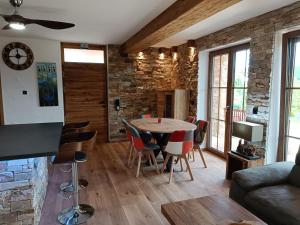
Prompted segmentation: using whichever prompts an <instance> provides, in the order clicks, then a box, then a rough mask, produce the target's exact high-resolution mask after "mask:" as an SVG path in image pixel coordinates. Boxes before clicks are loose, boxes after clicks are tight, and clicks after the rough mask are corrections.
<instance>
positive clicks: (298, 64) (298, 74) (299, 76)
mask: <svg viewBox="0 0 300 225" xmlns="http://www.w3.org/2000/svg"><path fill="white" fill-rule="evenodd" d="M293 87H297V88H299V87H300V42H298V43H297V44H296V59H295V70H294V83H293Z"/></svg>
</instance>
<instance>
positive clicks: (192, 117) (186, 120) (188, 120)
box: [185, 116, 197, 123]
mask: <svg viewBox="0 0 300 225" xmlns="http://www.w3.org/2000/svg"><path fill="white" fill-rule="evenodd" d="M196 120H197V118H196V116H188V117H187V118H186V119H185V122H188V123H195V122H196Z"/></svg>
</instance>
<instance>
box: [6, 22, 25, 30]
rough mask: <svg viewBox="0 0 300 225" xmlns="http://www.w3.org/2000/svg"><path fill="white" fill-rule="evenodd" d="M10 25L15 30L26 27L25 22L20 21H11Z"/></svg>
mask: <svg viewBox="0 0 300 225" xmlns="http://www.w3.org/2000/svg"><path fill="white" fill-rule="evenodd" d="M9 27H10V28H12V29H14V30H24V29H25V28H26V27H25V24H24V23H19V22H12V23H10V24H9Z"/></svg>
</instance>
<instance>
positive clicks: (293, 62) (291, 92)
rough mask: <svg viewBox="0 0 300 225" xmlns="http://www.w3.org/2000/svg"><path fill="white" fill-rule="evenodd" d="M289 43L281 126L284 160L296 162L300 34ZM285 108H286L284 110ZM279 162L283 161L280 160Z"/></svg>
mask: <svg viewBox="0 0 300 225" xmlns="http://www.w3.org/2000/svg"><path fill="white" fill-rule="evenodd" d="M292 34H296V35H295V36H292V37H291V38H289V39H288V41H287V43H286V44H287V46H286V50H287V55H286V61H285V63H284V65H285V68H284V70H285V73H284V76H283V77H282V78H283V82H282V84H283V85H284V88H283V89H282V92H284V93H283V94H282V95H283V96H284V99H282V100H284V102H282V105H281V109H282V113H284V114H281V115H284V116H283V118H284V120H285V121H284V125H283V127H282V126H281V132H284V134H283V135H281V137H283V140H282V141H283V143H282V144H283V154H284V156H283V160H287V161H294V160H295V156H296V154H297V152H298V149H299V146H300V32H296V33H294V32H292ZM283 106H284V108H283ZM279 160H282V159H281V158H279Z"/></svg>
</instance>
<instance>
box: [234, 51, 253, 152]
mask: <svg viewBox="0 0 300 225" xmlns="http://www.w3.org/2000/svg"><path fill="white" fill-rule="evenodd" d="M249 58H250V50H249V49H248V48H246V49H241V50H238V51H236V52H234V55H233V64H234V65H233V91H232V94H233V98H232V99H233V101H232V122H239V121H245V120H246V106H247V89H248V74H249ZM239 140H240V138H237V137H234V136H232V138H231V149H236V147H237V146H238V143H239Z"/></svg>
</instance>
